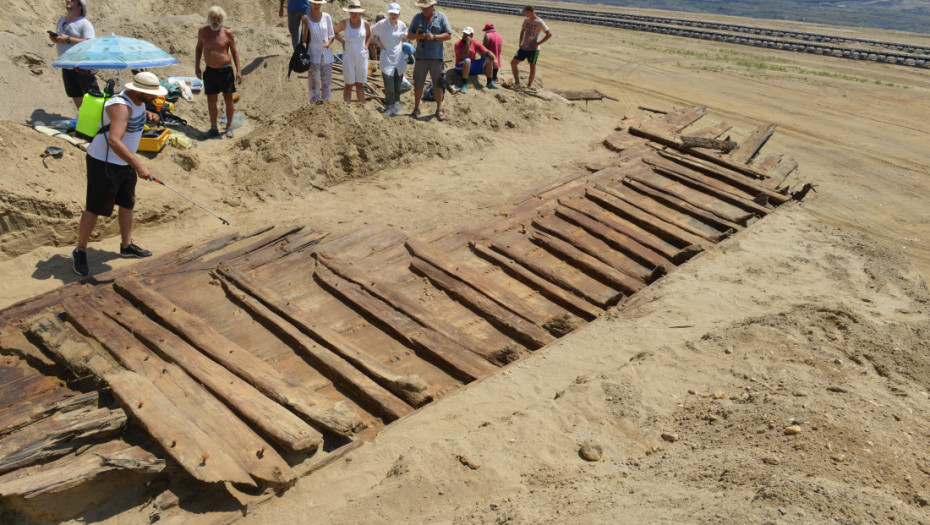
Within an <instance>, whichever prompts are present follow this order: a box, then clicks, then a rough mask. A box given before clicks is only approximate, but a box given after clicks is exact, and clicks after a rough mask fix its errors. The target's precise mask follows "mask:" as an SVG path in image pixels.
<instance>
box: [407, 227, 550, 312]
mask: <svg viewBox="0 0 930 525" xmlns="http://www.w3.org/2000/svg"><path fill="white" fill-rule="evenodd" d="M404 244H405V245H406V246H407V249H408V250H410V253H412V254H413V255H414V256H416V257H419V258H420V259H423V260H424V261H426V262H428V263H430V264H432V265H433V266H435V267H436V268H439V269H440V270H442V271H444V272H446V273H447V274H449V275H451V276H452V277H454V278H455V279H458V280H459V281H462V282H463V283H466V284H467V285H468V286H471V287H472V288H474V289H475V290H476V291H477V292H478V293H480V294H482V295H484V296H486V297H487V298H488V299H491V300H492V301H494V302H496V303H497V304H499V305H501V306H502V307H504V308H506V309H507V310H510V311H511V312H513V313H515V314H517V315H519V316H520V317H522V318H524V319H526V320H527V321H529V322H531V323H533V324H536V325H538V326H542V325H544V324H545V323H546V322H547V321H548V320H549V316H547V315H546V314H543V313H540V312H536V311H534V310H532V309H530V308H529V307H527V306H526V300H524V299H523V298H521V297H518V296H517V295H516V294H514V293H513V292H511V291H510V290H506V289H504V288H501V287H500V286H499V285H497V284H496V283H494V282H492V281H491V280H490V279H488V278H487V277H485V276H484V275H481V274H480V273H478V272H476V271H474V270H472V269H470V268H468V266H467V265H465V264H463V263H460V262H458V261H455V260H454V259H452V258H451V257H449V256H448V255H446V254H445V253H443V252H441V251H440V250H437V249H436V248H433V247H432V246H430V245H428V244H426V243H425V242H422V241H419V240H416V239H407V241H406V242H405V243H404Z"/></svg>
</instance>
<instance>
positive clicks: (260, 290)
mask: <svg viewBox="0 0 930 525" xmlns="http://www.w3.org/2000/svg"><path fill="white" fill-rule="evenodd" d="M217 272H218V273H219V274H220V275H222V276H223V277H224V278H226V279H228V280H229V281H231V282H233V283H235V284H236V286H238V287H239V288H241V289H243V290H245V291H246V292H248V293H249V294H250V295H252V296H253V297H255V298H256V299H258V300H259V301H261V302H262V303H263V304H264V305H265V306H267V307H268V308H269V309H270V310H271V311H272V312H274V313H276V314H277V315H279V316H281V317H282V318H284V319H285V320H287V322H289V323H291V324H293V325H294V326H296V327H297V328H298V329H300V330H301V331H303V333H305V334H307V335H309V336H310V337H313V338H314V339H316V340H317V341H318V342H319V343H321V344H323V345H325V346H326V347H328V348H331V349H332V351H333V352H335V353H336V354H338V355H339V356H341V357H342V358H343V359H345V360H346V361H348V362H349V363H352V365H354V366H355V367H357V368H358V369H359V370H361V371H363V372H365V373H366V374H368V375H369V376H370V377H372V378H373V379H374V380H375V381H377V382H378V383H379V384H381V385H382V386H383V387H385V388H387V389H388V390H390V391H391V392H393V393H394V394H395V395H397V396H398V397H400V398H401V399H403V400H404V401H406V402H407V403H409V404H410V405H411V406H414V407H420V406H422V405H424V404H426V403H429V402H430V401H432V399H433V397H432V396H431V395H430V393H429V391H428V388H429V385H427V384H426V382H425V381H423V380H422V379H421V378H420V376H418V375H416V374H413V375H406V376H402V375H400V374H398V373H397V371H395V370H394V369H393V368H391V367H389V366H388V365H386V364H384V363H382V362H381V361H379V360H378V359H377V358H375V357H374V356H372V355H371V354H369V353H368V352H366V351H365V350H364V349H362V348H361V347H359V346H358V345H356V344H355V343H353V342H352V341H350V340H349V339H348V338H346V337H344V336H343V335H342V334H340V333H338V332H336V331H335V330H333V329H331V328H329V327H328V326H324V325H321V324H318V323H315V322H314V321H313V320H312V319H311V318H310V314H308V313H307V312H305V311H304V310H301V309H300V308H298V307H296V306H294V305H292V304H290V303H289V302H288V301H286V300H285V299H284V298H283V297H281V296H280V295H279V294H277V293H276V292H275V291H274V290H271V289H270V288H268V287H266V286H264V285H262V284H261V283H259V282H257V281H255V280H254V279H251V278H249V277H248V276H246V275H245V274H244V273H242V272H240V271H239V270H235V269H233V268H230V267H229V266H226V265H220V266H219V267H218V268H217Z"/></svg>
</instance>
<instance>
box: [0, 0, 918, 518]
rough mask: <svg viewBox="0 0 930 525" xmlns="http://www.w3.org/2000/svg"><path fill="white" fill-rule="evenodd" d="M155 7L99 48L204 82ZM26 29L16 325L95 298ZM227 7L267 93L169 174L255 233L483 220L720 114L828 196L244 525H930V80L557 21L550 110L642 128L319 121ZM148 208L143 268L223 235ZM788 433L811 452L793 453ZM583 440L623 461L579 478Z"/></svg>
mask: <svg viewBox="0 0 930 525" xmlns="http://www.w3.org/2000/svg"><path fill="white" fill-rule="evenodd" d="M150 3H151V2H145V1H142V2H137V3H134V5H133V7H131V8H129V9H135V11H131V12H129V13H128V14H123V13H121V14H120V15H119V16H117V15H110V16H105V15H104V16H102V17H101V18H102V19H101V18H94V22H95V24H97V25H98V32H101V29H100V26H104V27H105V28H106V29H105V30H106V31H114V32H116V33H118V34H135V35H136V36H145V37H146V38H148V39H150V40H152V41H154V42H156V43H158V44H159V45H161V46H162V47H164V48H165V49H170V50H171V52H172V53H174V54H175V56H176V57H178V58H179V59H180V60H181V62H182V64H184V63H185V62H186V63H187V64H189V63H190V61H191V58H192V56H193V46H194V41H193V40H192V38H191V37H192V35H193V34H194V29H195V28H196V26H197V24H199V23H200V20H201V18H200V16H198V15H193V14H182V15H176V16H175V15H166V16H164V17H161V18H159V19H158V20H157V22H145V23H141V24H137V26H136V27H133V24H132V23H130V21H129V20H130V19H131V18H133V17H135V16H137V15H139V14H140V13H144V12H145V9H148V8H150V7H151V6H150V5H149V4H150ZM14 4H15V5H14V7H15V9H13V10H12V13H13V14H12V15H11V16H12V18H11V21H10V22H7V21H6V20H4V21H2V22H3V24H4V25H5V26H0V87H2V90H3V92H4V93H5V97H7V98H8V101H7V104H5V105H4V107H3V108H2V109H0V117H2V118H5V119H9V120H10V121H11V122H2V123H0V140H2V141H3V142H2V148H0V157H2V158H0V206H3V208H2V214H3V215H2V216H3V217H4V224H3V225H0V232H2V233H0V249H2V254H0V258H2V260H0V274H2V275H3V276H4V278H3V281H2V283H0V304H4V305H6V304H11V303H12V302H15V301H18V300H21V299H24V298H27V297H30V296H31V295H34V294H36V293H40V292H43V291H46V290H49V289H51V288H54V287H56V286H59V285H61V284H63V283H66V282H71V281H72V280H73V274H72V273H71V270H70V268H69V265H68V260H67V254H68V252H69V251H70V244H71V243H72V242H73V229H74V227H75V225H76V215H75V214H76V213H78V212H79V210H80V202H81V201H82V200H83V182H82V180H83V160H82V156H81V155H80V154H78V152H77V151H76V150H74V151H71V150H69V153H68V154H67V155H66V157H65V158H64V159H62V160H58V161H54V160H53V161H51V164H50V166H51V167H52V168H53V170H54V171H51V170H49V171H45V170H44V169H43V168H42V167H41V163H40V162H39V160H38V158H37V155H38V154H39V153H40V152H41V151H42V150H43V149H44V147H45V146H46V145H49V144H53V143H54V142H52V141H50V140H49V139H46V138H45V137H42V136H39V135H37V134H36V133H34V132H33V131H31V130H29V129H28V128H25V127H23V126H20V125H19V124H18V123H20V122H24V121H25V120H28V119H30V118H36V117H37V116H48V115H51V116H52V117H54V116H55V115H69V114H70V112H71V111H72V108H71V107H69V105H70V102H69V101H68V100H67V99H65V97H64V95H63V93H62V92H61V91H62V90H61V88H60V86H59V80H58V77H57V72H54V71H52V70H51V69H50V68H49V67H48V65H47V63H48V62H50V60H51V58H52V55H53V54H52V51H51V50H50V49H48V48H47V46H45V45H44V43H43V38H42V37H40V36H36V35H35V33H37V32H39V30H44V29H45V26H46V25H48V26H50V25H51V22H47V21H50V20H52V15H53V14H57V13H58V10H59V8H58V6H57V2H54V3H53V2H50V1H44V0H43V1H38V2H33V3H32V4H35V5H32V4H30V6H28V7H26V6H25V5H24V3H21V2H16V3H14ZM53 4H54V5H53ZM95 4H97V5H100V4H103V5H107V6H109V5H111V4H112V5H116V3H115V2H105V1H100V2H95ZM162 4H164V5H167V6H169V7H177V9H178V12H180V13H184V12H185V11H184V10H183V9H182V7H181V6H180V4H182V2H163V3H162ZM411 4H412V2H406V3H404V6H405V12H404V14H403V15H402V18H404V19H405V20H409V18H410V15H411V14H412V12H413V11H412V9H411ZM223 5H225V6H226V7H227V9H228V10H229V11H230V24H231V25H232V26H233V28H234V30H236V31H237V35H240V37H239V40H240V51H241V52H242V54H243V65H246V64H248V67H247V70H249V68H251V69H250V70H249V71H248V74H247V75H246V82H245V84H244V85H243V87H242V91H243V101H242V104H241V108H242V111H243V112H244V113H245V114H246V115H247V124H246V125H245V127H244V128H243V129H242V130H240V132H239V133H238V135H237V138H236V139H234V140H219V141H217V140H214V141H208V142H200V143H198V146H197V148H195V149H192V150H189V151H181V150H174V149H168V150H166V151H164V152H163V153H161V154H160V155H158V156H157V157H156V158H155V159H153V160H152V161H151V165H152V166H153V172H154V173H155V174H156V176H159V177H163V178H164V179H165V180H166V181H169V183H172V182H173V183H175V184H176V186H177V187H179V188H180V189H182V190H183V191H185V192H187V193H189V194H190V195H191V196H194V197H195V198H198V199H200V200H202V201H203V202H204V203H205V204H207V205H208V206H210V207H211V208H213V209H215V210H216V211H217V212H218V213H219V214H220V215H222V216H224V217H225V218H227V219H229V220H230V221H231V222H232V223H233V227H235V228H237V229H241V230H249V229H252V228H255V227H259V226H262V225H266V224H269V223H275V224H305V225H308V226H310V227H311V228H316V229H321V230H327V231H332V232H334V233H337V234H338V233H342V232H347V231H351V230H353V229H356V228H358V227H360V226H363V225H365V224H369V223H390V224H394V225H395V226H397V227H399V228H414V227H417V228H419V227H422V225H423V224H435V225H436V226H437V227H443V226H447V225H454V224H461V223H472V222H478V221H482V220H485V219H487V218H489V217H491V216H493V215H494V214H495V213H497V212H498V211H500V210H502V209H505V208H506V207H507V205H508V202H510V200H511V199H512V198H513V197H515V196H516V195H518V194H521V193H523V192H525V191H527V190H529V189H531V188H533V187H535V186H538V185H541V184H544V183H545V182H547V181H550V180H552V179H554V178H556V177H558V176H559V175H561V174H564V173H566V172H567V171H569V170H571V169H574V168H576V167H577V166H579V165H581V164H583V163H584V162H586V161H588V160H592V159H600V158H606V157H607V156H608V155H609V154H608V152H607V151H606V150H604V149H603V148H602V147H601V146H600V145H599V142H600V140H601V139H602V138H603V137H604V136H605V135H606V134H607V133H609V132H610V131H611V130H612V129H613V127H614V126H615V125H616V123H617V120H618V119H619V118H620V117H622V116H623V115H626V114H632V113H634V112H636V108H637V107H638V106H648V107H654V108H660V109H672V108H679V107H685V106H691V105H706V106H707V107H708V117H707V118H706V119H705V121H711V122H710V123H711V124H713V123H716V122H717V121H720V120H725V121H727V122H729V123H731V124H733V125H734V126H735V128H734V130H733V137H734V138H735V139H738V138H742V137H744V136H745V135H746V134H747V133H749V132H750V131H752V130H753V129H755V127H756V126H758V125H759V124H762V123H769V122H771V123H775V124H777V125H778V132H777V133H776V135H775V137H774V138H773V139H772V140H771V141H770V142H769V145H768V146H767V147H766V148H767V149H766V151H767V152H784V153H787V154H789V155H790V156H792V157H794V158H795V159H796V160H797V161H798V162H799V163H800V166H801V169H800V173H799V175H798V176H799V177H800V178H802V179H804V180H809V181H811V182H813V183H814V184H816V193H812V194H811V195H810V196H809V197H808V199H806V200H805V201H804V202H803V203H801V204H799V205H789V206H786V207H784V208H782V209H781V210H780V211H779V212H778V213H776V214H774V215H773V216H769V217H767V218H766V219H764V220H762V221H759V222H758V223H757V224H755V225H754V226H753V227H752V228H749V229H747V230H746V231H745V232H742V233H740V234H739V235H737V236H735V237H733V238H731V239H729V240H727V241H725V242H724V243H722V245H721V246H720V247H719V248H718V249H715V250H713V251H711V252H710V253H707V254H704V255H702V256H701V257H699V258H697V259H695V260H693V261H691V262H689V263H688V264H687V265H685V266H684V267H682V268H681V269H679V270H677V271H676V272H674V273H673V274H671V275H669V276H668V277H666V278H664V279H662V280H661V281H660V282H658V283H657V284H656V285H654V286H652V287H650V288H649V289H647V290H646V291H644V292H641V293H640V295H639V296H638V297H637V298H635V299H634V300H633V301H631V302H630V303H628V304H627V305H625V306H624V307H623V308H621V309H618V310H617V311H613V312H610V313H609V314H608V315H607V316H605V318H603V319H600V320H598V321H597V322H594V323H592V324H590V325H588V326H586V327H584V328H583V329H581V330H579V331H578V332H576V333H574V334H571V335H570V336H568V337H565V338H564V339H562V340H561V341H559V342H558V343H557V344H555V345H553V346H551V347H549V348H547V349H545V350H543V351H540V352H538V355H535V356H533V357H531V358H530V359H527V360H524V361H522V362H519V363H515V364H513V365H511V366H510V367H509V368H508V369H507V370H506V371H505V372H503V373H502V374H499V375H497V376H495V377H493V378H490V379H487V380H485V381H482V382H480V383H478V384H475V385H471V386H470V387H469V388H467V389H465V390H463V391H460V392H459V393H457V394H454V395H452V396H449V397H447V398H445V399H442V400H441V401H440V402H437V403H435V404H433V405H431V406H429V407H427V408H425V409H423V410H421V411H419V412H418V413H416V414H414V415H413V416H412V417H409V418H407V419H405V420H403V421H401V422H399V423H397V424H395V425H392V426H391V427H389V428H388V429H387V430H386V431H384V432H382V433H381V434H380V435H379V436H378V438H377V439H375V440H374V441H373V442H371V443H366V444H365V445H364V446H362V447H361V448H359V449H358V450H356V451H354V452H352V453H351V454H349V455H348V456H347V457H346V458H345V459H343V460H340V461H339V462H337V463H336V464H335V465H331V466H330V467H328V468H326V469H324V470H322V471H320V472H317V473H314V474H313V475H311V476H309V477H307V478H305V479H302V480H301V481H300V482H299V483H298V484H297V485H296V486H295V487H293V488H292V489H291V490H289V491H288V492H287V493H286V494H285V496H284V497H281V498H277V499H274V500H273V501H270V502H268V503H266V504H265V505H263V506H261V507H259V508H258V509H256V510H254V511H252V512H251V513H250V515H249V516H248V517H247V520H248V522H250V523H259V524H272V523H345V524H350V523H616V522H629V523H642V522H659V523H734V524H736V523H808V522H810V523H833V522H839V523H873V522H885V521H894V522H902V523H930V513H928V500H930V454H928V452H927V450H928V446H927V443H928V438H930V417H928V416H930V399H928V391H930V354H928V350H930V344H928V342H927V340H928V330H930V318H928V315H927V312H928V308H930V304H928V300H930V293H928V291H927V287H926V283H925V281H924V279H923V277H922V275H927V273H928V271H930V250H928V246H930V243H928V241H930V226H928V220H927V219H928V211H927V204H926V202H927V197H926V196H927V194H928V191H927V190H928V175H930V168H928V161H927V156H926V149H927V144H930V125H928V124H927V122H928V121H930V105H928V104H927V99H928V98H930V77H928V74H927V71H926V70H917V69H913V68H905V67H897V66H890V65H883V64H875V63H869V62H853V61H846V60H842V59H833V58H825V57H820V56H813V55H801V54H792V53H788V52H776V51H766V50H759V49H755V48H747V47H741V46H732V45H724V44H718V43H707V42H702V41H697V40H688V39H680V38H672V37H664V36H663V37H660V36H657V35H650V34H645V33H634V32H626V31H619V30H613V29H607V28H598V27H589V26H579V25H572V24H565V23H558V22H553V23H552V24H551V27H552V29H553V31H554V33H555V34H556V36H555V37H554V38H553V40H552V41H551V42H550V43H548V44H547V45H546V46H544V48H543V53H542V57H541V59H540V66H539V70H540V75H541V78H542V79H543V81H544V83H545V86H546V87H548V88H554V89H583V88H597V89H600V90H602V91H603V92H604V93H606V94H608V95H611V96H613V97H615V98H618V99H619V100H620V102H606V101H605V102H592V103H590V104H589V105H588V107H587V108H585V106H584V104H583V103H581V104H580V105H576V106H570V105H566V104H563V103H558V102H546V101H542V100H539V99H536V98H531V97H525V96H522V95H520V94H517V93H513V92H511V91H502V92H501V93H496V94H491V93H488V92H486V91H482V90H472V92H470V93H469V94H468V95H464V96H462V95H458V96H453V97H450V98H449V100H448V106H447V107H448V112H449V114H450V117H451V118H450V121H449V122H448V123H445V124H440V123H438V122H435V121H426V122H413V121H412V120H411V119H407V118H404V117H399V118H397V119H394V120H390V121H388V120H386V119H385V118H384V117H382V116H381V115H380V114H379V113H378V110H377V108H376V106H375V104H373V103H369V104H366V105H365V106H364V107H358V106H353V107H346V106H344V105H342V104H339V103H334V104H328V105H323V106H316V107H312V108H311V107H309V106H308V105H307V103H306V85H305V83H304V82H305V81H304V80H302V79H301V80H294V79H293V78H292V79H291V81H290V82H287V81H285V80H284V78H283V77H284V71H285V68H286V58H285V57H282V56H279V55H280V53H281V49H283V48H284V47H285V45H286V44H285V42H286V30H285V29H284V28H283V27H282V26H281V23H280V21H279V19H278V18H277V16H276V13H275V12H274V11H273V10H272V9H273V7H275V6H271V7H269V6H265V7H263V8H262V10H261V11H259V12H250V13H249V14H248V15H246V14H244V13H245V12H246V9H247V8H246V3H245V2H240V1H229V2H226V3H224V4H223ZM365 5H366V6H369V10H370V11H378V10H381V9H382V8H381V7H380V6H378V5H376V4H375V3H373V2H365ZM98 9H100V8H98ZM251 10H252V9H250V11H251ZM101 11H105V10H104V9H100V11H98V12H101ZM447 14H448V15H449V18H450V21H451V23H452V25H453V27H454V28H457V29H458V28H461V27H464V26H466V25H470V26H472V27H478V28H480V27H482V26H483V24H484V22H486V21H489V20H493V21H494V22H495V24H496V25H497V27H498V28H499V30H500V31H501V32H502V33H503V35H504V37H505V55H507V54H508V53H512V51H513V42H514V40H516V35H517V33H518V27H519V26H518V24H519V19H517V18H515V17H502V16H497V15H495V16H493V17H492V16H489V15H486V14H482V13H477V12H469V11H455V10H449V11H447ZM56 16H57V15H56ZM237 17H246V18H247V20H246V21H244V22H239V21H237V20H236V19H237ZM98 20H99V22H98ZM752 23H755V24H757V25H771V24H766V23H762V22H758V21H755V22H752ZM772 24H774V22H773V23H772ZM781 25H789V24H781ZM790 26H792V27H801V26H800V25H799V24H790ZM805 29H807V30H814V31H818V32H829V31H836V32H842V33H843V34H850V35H857V36H862V37H865V38H877V39H883V40H895V41H914V42H919V43H923V44H925V45H926V44H927V43H928V42H930V39H928V38H924V37H921V36H917V35H906V34H895V33H889V32H874V31H873V32H864V31H860V30H851V29H835V28H824V27H810V26H808V27H806V28H805ZM35 57H39V58H38V59H36V58H35ZM188 67H189V66H188ZM34 70H41V73H35V72H33V71H34ZM169 72H172V73H178V74H188V75H189V74H190V72H189V70H186V69H184V68H182V67H180V66H178V67H176V68H174V69H171V70H169ZM506 76H509V74H508V75H506ZM9 99H12V101H13V102H14V103H12V104H11V103H9V102H10V100H9ZM404 102H405V103H406V104H407V106H408V108H409V107H410V104H411V101H410V99H409V98H408V99H405V100H404ZM204 104H205V103H204V100H203V96H202V95H201V96H199V97H198V98H196V99H195V104H194V105H191V104H186V103H182V104H180V105H179V109H178V113H179V114H181V115H182V116H184V117H185V118H187V119H188V120H189V121H190V123H191V125H192V126H194V127H198V128H199V129H203V128H204V127H205V120H206V116H205V115H206V113H205V110H204V108H203V105H204ZM430 108H431V106H429V105H428V106H427V110H429V109H430ZM139 195H140V206H139V216H140V219H141V221H140V224H139V226H138V229H137V233H136V238H137V239H138V240H139V241H140V244H143V245H144V246H147V247H150V248H153V249H155V250H156V251H167V250H170V249H173V248H176V247H178V246H181V245H184V244H189V243H194V244H196V243H199V242H203V241H204V240H205V239H209V238H211V237H214V236H216V235H219V234H220V233H222V232H224V231H225V230H224V227H222V226H221V225H220V224H219V221H217V220H215V219H213V218H212V217H210V216H209V215H205V214H203V213H202V212H200V211H199V210H197V209H196V208H191V207H190V206H189V205H187V204H185V203H184V202H183V201H179V200H178V199H176V198H175V197H174V196H173V195H172V194H169V193H167V192H166V191H164V190H163V189H162V188H159V187H157V186H154V185H143V186H142V187H141V188H140V191H139ZM102 233H103V235H102V238H101V239H100V241H99V242H95V243H93V244H92V249H93V251H92V252H91V258H90V260H91V264H92V265H95V268H100V269H101V270H102V269H105V268H108V267H115V266H117V265H120V264H125V262H124V261H121V260H119V259H115V258H114V257H113V255H112V251H113V249H114V248H115V246H116V243H117V242H118V241H117V240H116V238H115V237H114V234H115V228H114V226H112V225H111V226H109V227H108V228H106V229H103V230H102ZM716 393H719V394H718V395H714V394H716ZM718 397H719V399H718ZM790 425H798V426H799V427H800V429H801V431H800V433H798V434H794V435H786V434H785V433H784V429H785V427H787V426H790ZM663 433H664V434H665V438H663ZM586 442H588V443H589V444H591V445H592V446H593V447H594V448H598V447H599V448H600V450H601V451H602V456H601V458H600V460H599V461H594V462H591V461H586V460H584V459H582V458H581V457H580V455H579V448H580V447H581V446H582V445H583V444H584V443H586ZM458 456H465V457H467V459H468V461H465V462H463V461H461V460H460V459H459V458H458ZM465 463H469V464H471V465H472V466H473V467H474V466H476V467H477V468H470V467H469V466H467V465H466V464H465ZM114 509H119V507H118V505H115V506H114V507H110V508H103V509H101V510H100V511H99V512H91V513H88V514H87V515H85V516H84V519H86V520H87V521H91V520H103V521H105V522H113V523H123V522H126V523H135V522H145V521H147V519H148V518H147V516H148V514H149V512H150V509H147V508H146V507H142V508H138V509H133V510H129V511H126V512H123V513H121V514H118V515H115V516H114V515H112V513H113V512H114Z"/></svg>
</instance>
